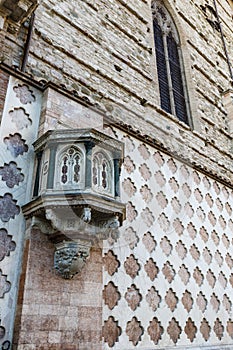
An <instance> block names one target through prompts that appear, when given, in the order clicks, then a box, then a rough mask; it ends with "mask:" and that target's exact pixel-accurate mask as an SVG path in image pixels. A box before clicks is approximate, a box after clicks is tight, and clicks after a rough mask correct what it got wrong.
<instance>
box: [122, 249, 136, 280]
mask: <svg viewBox="0 0 233 350" xmlns="http://www.w3.org/2000/svg"><path fill="white" fill-rule="evenodd" d="M124 267H125V271H126V273H127V274H128V275H129V276H130V277H131V278H135V277H136V276H137V274H138V271H139V269H140V264H139V263H138V260H137V259H135V257H134V255H133V254H131V255H130V256H129V257H128V258H127V259H126V260H125V262H124Z"/></svg>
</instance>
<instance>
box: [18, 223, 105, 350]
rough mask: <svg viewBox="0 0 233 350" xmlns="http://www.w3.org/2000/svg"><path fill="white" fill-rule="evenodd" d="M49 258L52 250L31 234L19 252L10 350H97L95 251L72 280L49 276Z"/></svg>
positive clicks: (97, 258) (98, 292)
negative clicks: (19, 274) (21, 258)
mask: <svg viewBox="0 0 233 350" xmlns="http://www.w3.org/2000/svg"><path fill="white" fill-rule="evenodd" d="M53 253H54V246H53V244H51V243H50V242H49V241H48V239H47V237H46V236H45V235H43V234H41V233H40V231H39V230H35V229H34V230H33V231H32V232H31V237H30V243H29V242H28V241H27V242H26V249H25V250H24V263H23V271H22V277H21V283H20V290H19V300H18V310H17V317H16V323H15V332H14V334H15V339H14V347H13V348H14V349H18V350H25V349H36V350H38V349H53V350H55V349H56V350H63V349H67V350H77V349H79V350H81V349H83V350H84V349H90V350H91V349H92V350H98V349H99V350H100V349H101V329H102V310H101V296H102V258H101V250H100V249H93V250H92V251H91V255H90V258H89V260H88V262H87V265H86V266H85V268H84V269H83V270H82V272H81V273H80V274H78V275H77V276H75V277H74V278H73V279H72V280H65V279H63V278H62V277H60V276H58V275H57V274H56V273H55V271H54V269H53ZM25 273H26V277H25Z"/></svg>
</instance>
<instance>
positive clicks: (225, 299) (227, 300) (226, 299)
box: [222, 294, 232, 313]
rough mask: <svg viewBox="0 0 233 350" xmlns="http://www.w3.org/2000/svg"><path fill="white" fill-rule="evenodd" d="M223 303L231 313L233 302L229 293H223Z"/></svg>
mask: <svg viewBox="0 0 233 350" xmlns="http://www.w3.org/2000/svg"><path fill="white" fill-rule="evenodd" d="M222 304H223V306H224V308H225V309H226V311H227V312H228V313H230V312H231V306H232V302H231V300H230V298H229V297H228V295H226V294H224V295H223V299H222Z"/></svg>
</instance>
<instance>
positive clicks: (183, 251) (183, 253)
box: [176, 241, 187, 260]
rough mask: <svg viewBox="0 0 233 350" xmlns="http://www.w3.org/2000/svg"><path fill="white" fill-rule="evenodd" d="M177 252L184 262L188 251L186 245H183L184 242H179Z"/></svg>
mask: <svg viewBox="0 0 233 350" xmlns="http://www.w3.org/2000/svg"><path fill="white" fill-rule="evenodd" d="M176 252H177V254H178V255H179V257H180V258H181V259H182V260H183V259H184V258H185V257H186V255H187V249H186V247H185V245H184V244H183V243H182V241H178V242H177V244H176Z"/></svg>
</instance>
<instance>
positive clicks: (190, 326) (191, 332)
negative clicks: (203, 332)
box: [184, 317, 197, 342]
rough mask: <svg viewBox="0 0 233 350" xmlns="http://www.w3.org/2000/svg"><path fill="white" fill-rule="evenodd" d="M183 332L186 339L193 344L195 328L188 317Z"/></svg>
mask: <svg viewBox="0 0 233 350" xmlns="http://www.w3.org/2000/svg"><path fill="white" fill-rule="evenodd" d="M184 331H185V333H186V335H187V337H188V339H189V340H190V341H191V342H193V340H194V338H195V337H196V333H197V327H196V326H195V323H194V322H193V321H192V319H191V318H190V317H189V318H188V320H187V322H186V325H185V327H184Z"/></svg>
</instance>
